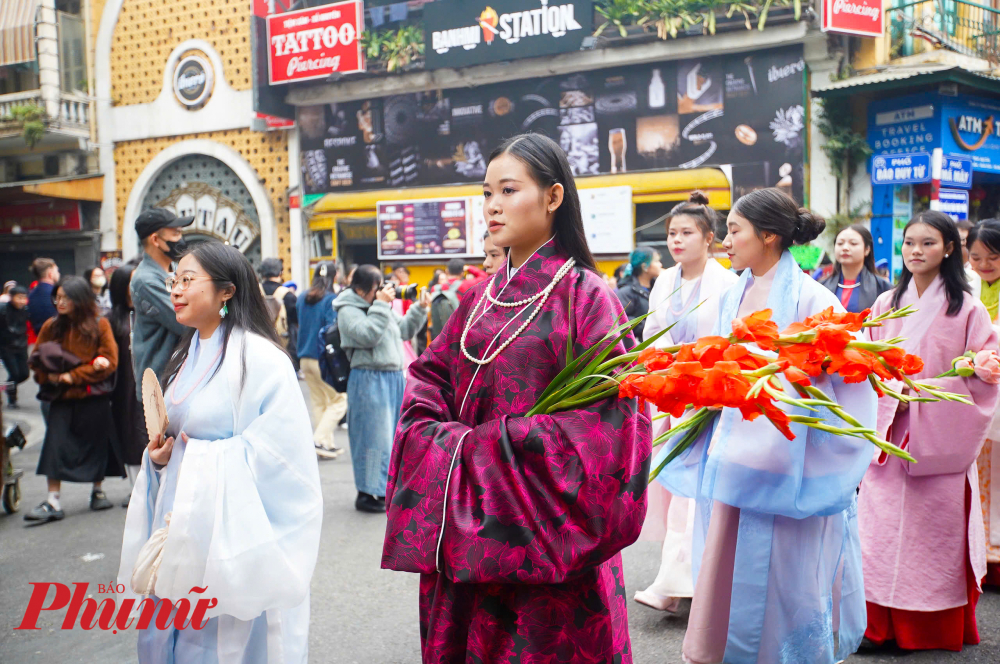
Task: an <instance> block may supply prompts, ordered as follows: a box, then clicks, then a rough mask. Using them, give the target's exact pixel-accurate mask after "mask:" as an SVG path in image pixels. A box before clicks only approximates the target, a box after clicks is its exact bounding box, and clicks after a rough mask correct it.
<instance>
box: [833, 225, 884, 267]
mask: <svg viewBox="0 0 1000 664" xmlns="http://www.w3.org/2000/svg"><path fill="white" fill-rule="evenodd" d="M844 231H854V232H855V233H857V234H858V235H860V236H861V242H862V243H863V244H864V245H865V251H866V252H867V253H866V254H865V258H864V268H863V269H865V270H868V271H869V272H871V273H872V274H874V275H877V274H878V271H876V270H875V240H874V239H873V238H872V234H871V231H869V230H868V229H867V228H865V227H864V226H862V225H861V224H851V225H850V226H847V227H846V228H841V229H840V231H839V232H838V233H837V237H836V238H834V239H833V244H834V246H836V245H837V238H839V237H840V235H841V233H843V232H844ZM833 271H834V273H836V274H840V275H842V274H843V273H844V268H843V267H841V265H840V261H834V262H833Z"/></svg>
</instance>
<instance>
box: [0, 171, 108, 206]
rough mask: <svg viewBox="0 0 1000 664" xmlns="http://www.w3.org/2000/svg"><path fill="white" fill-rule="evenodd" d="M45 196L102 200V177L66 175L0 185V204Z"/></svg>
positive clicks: (71, 199) (77, 199)
mask: <svg viewBox="0 0 1000 664" xmlns="http://www.w3.org/2000/svg"><path fill="white" fill-rule="evenodd" d="M21 194H28V196H27V198H33V197H35V196H45V197H48V198H62V199H65V200H70V201H92V202H98V203H100V202H101V201H103V200H104V176H103V175H68V176H64V177H56V178H46V179H44V180H27V181H21V182H4V183H2V184H0V202H2V201H4V200H12V199H15V198H20V197H21V196H20V195H21Z"/></svg>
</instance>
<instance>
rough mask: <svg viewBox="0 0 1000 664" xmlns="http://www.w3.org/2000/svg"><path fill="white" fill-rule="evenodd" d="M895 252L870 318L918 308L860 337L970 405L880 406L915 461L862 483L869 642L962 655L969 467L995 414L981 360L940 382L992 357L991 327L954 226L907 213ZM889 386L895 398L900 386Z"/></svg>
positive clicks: (881, 421) (880, 470)
mask: <svg viewBox="0 0 1000 664" xmlns="http://www.w3.org/2000/svg"><path fill="white" fill-rule="evenodd" d="M902 254H903V271H902V275H901V276H900V279H899V284H898V285H897V286H896V288H895V289H894V290H892V291H889V292H887V293H883V294H882V295H881V296H880V297H879V299H878V300H877V301H876V302H875V306H874V307H872V315H874V316H878V315H880V314H884V313H886V312H888V311H890V310H892V309H901V308H903V307H907V306H912V307H914V309H916V311H915V312H914V313H912V314H910V315H909V316H907V317H905V318H896V319H892V320H887V321H885V322H884V323H883V324H882V325H881V326H879V327H869V328H866V334H867V336H868V337H869V339H870V340H872V341H884V340H886V339H892V338H896V337H902V338H903V339H904V340H903V342H902V343H900V344H899V346H900V347H901V348H903V349H905V350H906V352H907V353H912V354H914V355H918V356H920V358H922V359H923V363H924V366H923V370H922V371H921V372H920V373H918V374H916V375H915V376H912V378H913V379H914V380H918V381H921V382H924V383H929V384H931V385H934V386H935V387H937V388H938V389H940V390H946V391H948V392H952V393H955V394H959V395H962V396H963V397H965V398H966V399H967V400H968V401H970V402H971V403H972V405H968V404H962V403H954V402H948V401H942V402H940V403H933V404H931V403H920V402H916V401H915V402H912V403H909V404H906V403H904V402H899V401H896V400H894V399H891V398H889V397H882V398H881V399H880V400H879V404H878V432H879V435H880V436H882V437H884V438H886V439H888V440H889V441H890V442H892V443H895V444H896V445H898V446H900V447H902V448H903V449H905V450H906V451H907V452H909V453H910V454H911V455H913V457H914V458H915V459H916V460H917V463H909V462H907V461H904V460H902V459H899V458H897V457H888V458H887V457H886V455H885V454H879V455H876V456H875V457H874V458H872V459H871V462H870V464H871V465H870V466H869V468H868V472H867V473H866V474H865V477H864V481H863V482H862V483H861V491H860V494H859V498H858V523H859V526H860V533H861V555H862V559H863V561H864V589H865V597H866V599H867V606H868V627H867V631H866V632H865V636H866V637H867V638H868V639H869V643H867V644H866V645H869V646H880V645H883V644H886V643H889V642H893V641H894V642H895V645H896V646H897V647H899V648H902V649H904V650H938V649H940V650H953V651H959V650H961V649H962V646H963V645H971V644H976V643H979V631H978V628H977V625H976V602H977V601H978V599H979V595H980V594H981V586H980V580H981V579H982V578H983V576H984V575H985V574H986V547H985V546H984V540H985V535H984V531H983V512H982V510H981V507H980V499H979V478H978V476H977V472H976V459H977V457H978V456H979V453H980V451H981V449H982V447H983V442H984V440H985V439H986V436H987V433H988V431H989V427H990V423H991V421H992V419H993V412H994V409H995V408H996V406H997V386H996V385H995V384H989V383H988V382H986V380H983V379H980V378H979V375H982V374H981V371H980V369H985V368H986V366H985V365H986V362H983V363H982V364H983V366H982V367H980V368H977V370H976V373H975V374H973V375H971V376H969V377H963V376H953V377H944V378H935V376H939V375H941V374H943V373H945V372H947V371H949V370H951V368H952V360H954V358H956V357H959V356H961V355H964V354H965V353H966V352H967V351H972V352H973V353H977V354H978V353H979V352H980V351H992V352H995V351H996V350H997V331H996V330H995V329H994V328H993V326H992V325H991V324H990V317H989V314H988V313H987V312H986V309H985V308H984V307H983V306H982V305H981V304H980V302H978V301H977V300H976V299H975V298H973V296H972V294H971V293H970V292H969V290H970V287H969V283H968V281H967V280H966V277H965V269H964V265H963V262H962V247H961V240H960V238H959V234H958V229H957V228H956V227H955V222H953V221H952V220H951V218H949V217H948V216H946V215H945V214H944V213H942V212H937V211H933V210H931V211H926V212H921V213H920V214H918V215H916V216H915V217H913V219H911V220H910V221H909V223H907V224H906V227H905V228H904V229H903V245H902ZM984 359H985V358H984ZM984 377H985V378H989V377H990V376H989V375H988V374H987V375H986V376H984ZM888 382H889V386H890V387H891V388H892V389H894V390H897V391H899V390H900V389H903V388H904V386H903V385H902V384H900V383H898V381H888ZM893 382H896V383H897V384H896V385H893ZM852 412H853V411H852Z"/></svg>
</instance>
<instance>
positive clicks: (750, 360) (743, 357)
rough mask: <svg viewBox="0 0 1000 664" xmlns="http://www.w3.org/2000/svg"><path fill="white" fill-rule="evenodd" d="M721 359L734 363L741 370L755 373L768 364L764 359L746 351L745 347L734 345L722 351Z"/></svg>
mask: <svg viewBox="0 0 1000 664" xmlns="http://www.w3.org/2000/svg"><path fill="white" fill-rule="evenodd" d="M722 359H723V360H727V361H730V362H736V363H737V364H739V365H740V368H741V369H745V370H747V371H756V370H757V369H760V368H761V367H764V366H767V364H768V362H767V360H766V359H765V358H763V357H759V356H757V355H754V354H753V353H751V352H750V351H748V350H747V349H746V346H740V345H739V344H734V345H732V346H730V347H729V348H727V349H726V350H725V351H723V353H722Z"/></svg>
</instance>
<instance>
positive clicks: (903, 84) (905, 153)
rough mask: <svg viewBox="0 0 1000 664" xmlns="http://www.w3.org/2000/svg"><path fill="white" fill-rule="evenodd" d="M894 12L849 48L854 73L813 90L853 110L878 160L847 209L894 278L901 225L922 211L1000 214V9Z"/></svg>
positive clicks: (926, 7)
mask: <svg viewBox="0 0 1000 664" xmlns="http://www.w3.org/2000/svg"><path fill="white" fill-rule="evenodd" d="M897 5H898V3H897V4H894V3H890V2H886V3H885V5H884V25H885V31H884V34H883V35H882V36H880V37H878V38H875V39H863V40H861V39H854V40H852V41H850V42H848V43H847V45H846V46H847V53H848V55H849V58H850V62H851V65H852V67H851V69H850V72H851V74H852V75H851V76H848V77H844V78H842V79H839V80H827V81H825V82H823V83H820V84H819V85H818V86H817V88H816V92H815V94H816V95H817V96H818V97H820V98H823V99H828V100H831V101H832V102H834V103H839V104H840V105H841V107H842V108H843V107H845V105H846V107H847V108H849V109H850V116H851V117H853V128H854V131H855V132H857V134H859V135H861V136H864V137H865V138H866V140H867V144H868V147H869V149H870V151H871V153H872V154H871V157H870V158H868V159H867V160H866V161H865V163H863V164H859V165H858V168H857V169H856V171H855V173H854V175H853V177H852V178H851V181H850V183H849V186H850V196H849V200H850V203H849V205H848V208H850V209H863V210H865V211H870V217H871V221H870V224H871V230H872V235H873V236H874V238H875V257H876V259H886V260H888V261H890V263H891V266H892V273H893V277H896V276H898V275H899V273H900V271H901V270H902V256H901V253H900V247H901V244H902V239H903V238H902V233H903V228H904V227H905V225H906V223H907V222H908V221H909V220H910V219H911V218H912V217H913V216H914V215H916V214H917V213H919V212H920V211H922V210H927V209H940V210H941V211H943V212H945V213H946V214H949V215H951V216H952V218H953V219H955V220H962V219H968V220H969V221H978V220H981V219H988V218H995V217H998V216H1000V138H998V134H997V130H996V128H997V126H998V125H997V120H998V119H1000V76H998V73H1000V69H998V67H1000V36H998V34H997V29H996V26H997V25H998V24H1000V10H997V9H994V8H992V7H990V6H987V5H983V4H979V3H971V2H964V1H963V0H956V2H950V3H943V4H942V3H936V2H930V1H927V2H913V3H906V4H905V6H903V5H898V6H897ZM935 154H936V155H937V157H935ZM935 161H936V162H937V163H938V164H940V169H936V168H935ZM935 175H937V176H938V177H937V178H936V179H937V183H936V184H932V180H934V179H935V177H934V176H935Z"/></svg>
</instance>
